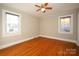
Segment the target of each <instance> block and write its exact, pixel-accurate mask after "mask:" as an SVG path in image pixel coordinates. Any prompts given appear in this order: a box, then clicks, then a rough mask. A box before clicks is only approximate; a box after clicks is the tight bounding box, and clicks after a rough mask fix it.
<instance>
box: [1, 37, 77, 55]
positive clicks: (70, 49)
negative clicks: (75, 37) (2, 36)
mask: <svg viewBox="0 0 79 59" xmlns="http://www.w3.org/2000/svg"><path fill="white" fill-rule="evenodd" d="M76 48H77V46H76V44H74V43H70V42H65V41H59V40H54V39H49V38H43V37H38V38H35V39H33V40H29V41H26V42H23V43H20V44H17V45H14V46H12V47H9V48H5V49H2V50H0V56H76V55H78V54H77V53H76V52H77V50H76Z"/></svg>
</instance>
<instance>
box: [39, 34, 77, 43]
mask: <svg viewBox="0 0 79 59" xmlns="http://www.w3.org/2000/svg"><path fill="white" fill-rule="evenodd" d="M39 36H40V37H46V38H51V39H56V40H62V41H67V42H73V43H76V41H75V40H69V39H62V38H58V37H52V36H46V35H39Z"/></svg>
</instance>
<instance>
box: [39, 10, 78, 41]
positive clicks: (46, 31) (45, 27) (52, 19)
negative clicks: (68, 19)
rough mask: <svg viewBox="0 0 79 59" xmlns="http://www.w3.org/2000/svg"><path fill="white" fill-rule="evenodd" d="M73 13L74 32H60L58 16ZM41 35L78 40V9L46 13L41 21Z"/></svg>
mask: <svg viewBox="0 0 79 59" xmlns="http://www.w3.org/2000/svg"><path fill="white" fill-rule="evenodd" d="M69 14H73V33H72V34H62V33H59V32H58V17H59V16H63V15H69ZM40 27H41V30H40V32H41V35H45V36H50V37H56V38H61V39H63V40H65V39H68V40H71V41H76V40H77V11H76V10H67V11H62V12H55V13H54V12H53V13H51V14H50V15H49V14H48V15H45V16H43V17H42V18H41V21H40Z"/></svg>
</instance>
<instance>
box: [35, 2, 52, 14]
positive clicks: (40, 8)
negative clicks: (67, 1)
mask: <svg viewBox="0 0 79 59" xmlns="http://www.w3.org/2000/svg"><path fill="white" fill-rule="evenodd" d="M35 6H36V7H38V8H39V9H38V10H36V11H40V10H41V11H42V12H43V13H45V12H46V10H52V7H48V3H44V4H41V6H39V5H35Z"/></svg>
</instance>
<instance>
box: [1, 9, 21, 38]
mask: <svg viewBox="0 0 79 59" xmlns="http://www.w3.org/2000/svg"><path fill="white" fill-rule="evenodd" d="M6 13H11V14H15V15H18V16H19V30H18V32H17V33H12V34H9V33H7V32H6ZM20 34H21V14H19V13H15V12H12V11H7V10H4V9H2V35H3V37H6V36H15V35H20Z"/></svg>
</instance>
